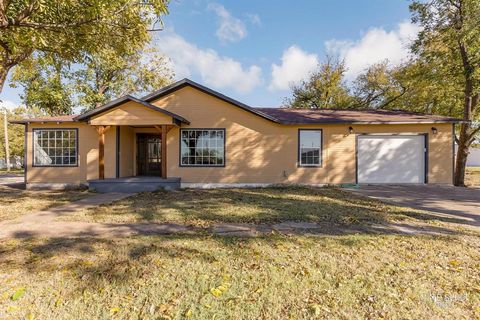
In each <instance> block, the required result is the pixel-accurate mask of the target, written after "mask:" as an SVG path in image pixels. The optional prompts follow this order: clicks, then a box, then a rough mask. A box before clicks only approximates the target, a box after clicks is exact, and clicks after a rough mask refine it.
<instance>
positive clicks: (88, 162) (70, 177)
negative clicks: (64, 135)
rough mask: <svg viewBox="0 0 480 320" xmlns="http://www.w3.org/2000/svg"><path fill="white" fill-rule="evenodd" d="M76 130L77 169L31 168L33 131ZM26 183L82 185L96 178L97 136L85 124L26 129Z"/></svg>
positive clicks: (38, 126) (31, 125)
mask: <svg viewBox="0 0 480 320" xmlns="http://www.w3.org/2000/svg"><path fill="white" fill-rule="evenodd" d="M45 128H76V129H78V166H77V167H33V131H32V130H33V129H45ZM26 178H27V183H38V184H82V183H86V181H87V179H97V178H98V134H97V131H96V130H95V128H94V127H91V126H89V125H87V124H86V123H76V122H70V123H61V124H54V123H49V124H37V123H32V124H29V125H28V127H27V177H26Z"/></svg>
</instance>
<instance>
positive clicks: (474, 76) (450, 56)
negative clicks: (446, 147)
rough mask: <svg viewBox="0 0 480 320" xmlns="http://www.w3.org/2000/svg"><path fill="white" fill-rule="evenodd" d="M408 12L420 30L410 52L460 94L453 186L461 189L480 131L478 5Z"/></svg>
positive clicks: (438, 0)
mask: <svg viewBox="0 0 480 320" xmlns="http://www.w3.org/2000/svg"><path fill="white" fill-rule="evenodd" d="M410 9H411V11H412V14H413V21H414V22H415V23H417V24H419V25H420V26H421V27H422V31H421V32H420V33H419V35H418V38H417V41H416V42H415V44H414V45H413V47H412V49H413V52H414V53H415V54H416V55H417V56H418V59H419V60H420V61H422V62H425V63H427V64H428V65H431V66H434V67H435V68H436V71H437V70H438V75H439V77H441V78H443V79H444V80H446V81H448V82H449V83H450V85H451V86H453V87H455V90H458V91H460V90H462V91H463V95H462V96H461V100H459V103H457V104H455V107H457V106H458V107H457V108H460V109H461V110H462V118H463V120H465V122H464V123H462V124H461V125H460V130H459V131H460V134H459V138H458V153H457V160H456V165H455V166H456V173H455V185H457V186H464V185H465V181H464V180H465V167H466V161H467V156H468V150H469V147H470V145H471V144H472V143H473V142H474V141H475V139H476V136H477V134H478V133H479V132H480V126H479V125H478V123H475V120H478V118H479V113H478V109H479V103H480V31H479V28H478V26H479V25H480V2H479V1H478V0H431V1H428V2H423V1H414V2H413V3H412V4H411V6H410ZM459 97H460V95H459ZM460 101H463V103H462V104H461V103H460ZM460 106H461V107H460Z"/></svg>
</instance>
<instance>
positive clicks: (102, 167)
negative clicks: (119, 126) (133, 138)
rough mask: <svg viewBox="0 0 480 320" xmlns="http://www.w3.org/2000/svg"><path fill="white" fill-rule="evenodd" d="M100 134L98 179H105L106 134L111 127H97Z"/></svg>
mask: <svg viewBox="0 0 480 320" xmlns="http://www.w3.org/2000/svg"><path fill="white" fill-rule="evenodd" d="M96 128H97V132H98V179H100V180H104V179H105V132H107V130H108V129H110V126H97V127H96Z"/></svg>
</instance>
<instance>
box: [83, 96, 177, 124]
mask: <svg viewBox="0 0 480 320" xmlns="http://www.w3.org/2000/svg"><path fill="white" fill-rule="evenodd" d="M90 123H91V124H92V125H107V126H108V125H127V126H139V125H160V124H172V117H170V116H168V115H166V114H163V113H161V112H158V111H155V110H152V109H149V108H147V107H145V106H144V105H142V104H140V103H138V102H134V101H129V102H127V103H125V104H124V105H121V106H119V107H117V108H114V109H111V110H108V111H105V112H103V113H101V114H99V115H96V116H94V117H92V119H90Z"/></svg>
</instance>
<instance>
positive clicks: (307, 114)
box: [255, 108, 460, 124]
mask: <svg viewBox="0 0 480 320" xmlns="http://www.w3.org/2000/svg"><path fill="white" fill-rule="evenodd" d="M255 109H256V110H258V111H260V112H262V113H265V114H267V115H269V116H270V117H272V118H275V119H277V120H278V122H280V123H283V124H329V123H366V124H368V123H371V124H375V123H437V122H438V123H439V122H443V123H445V122H447V123H448V122H450V123H455V122H460V120H458V119H455V118H449V117H444V116H438V115H431V114H422V113H414V112H406V111H390V110H351V109H345V110H339V109H289V108H255Z"/></svg>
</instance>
